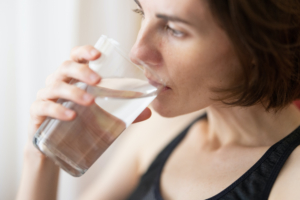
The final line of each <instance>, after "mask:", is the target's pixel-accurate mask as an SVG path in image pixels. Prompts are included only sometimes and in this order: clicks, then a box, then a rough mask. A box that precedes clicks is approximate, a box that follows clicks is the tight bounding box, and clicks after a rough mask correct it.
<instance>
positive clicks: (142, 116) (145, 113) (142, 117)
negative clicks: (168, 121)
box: [133, 108, 152, 123]
mask: <svg viewBox="0 0 300 200" xmlns="http://www.w3.org/2000/svg"><path fill="white" fill-rule="evenodd" d="M151 115H152V112H151V110H150V109H149V108H146V109H145V110H144V111H143V112H142V113H141V114H140V115H139V116H138V117H137V118H136V119H135V120H134V122H133V123H137V122H141V121H145V120H146V119H149V118H150V117H151Z"/></svg>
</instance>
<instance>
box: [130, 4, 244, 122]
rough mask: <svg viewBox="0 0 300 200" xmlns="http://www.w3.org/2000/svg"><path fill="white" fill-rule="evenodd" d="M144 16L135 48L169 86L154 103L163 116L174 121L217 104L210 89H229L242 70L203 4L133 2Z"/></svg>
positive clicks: (139, 57) (134, 52)
mask: <svg viewBox="0 0 300 200" xmlns="http://www.w3.org/2000/svg"><path fill="white" fill-rule="evenodd" d="M135 1H136V3H137V4H138V6H139V9H140V12H141V13H142V14H143V22H142V26H141V29H140V32H139V35H138V38H137V41H136V43H135V45H134V46H133V48H132V50H131V59H132V60H133V61H136V60H142V61H143V62H144V63H146V64H147V65H149V66H150V67H151V68H152V69H153V70H154V71H155V72H156V73H157V74H158V75H159V76H160V77H161V78H162V79H163V80H164V81H165V82H166V85H167V87H166V88H165V89H164V90H163V91H162V92H161V93H160V94H159V95H158V97H157V98H156V99H155V100H154V101H153V103H152V106H153V108H154V109H155V110H156V111H157V112H158V113H159V114H161V115H162V116H165V117H173V116H177V115H181V114H186V113H189V112H193V111H196V110H199V109H202V108H205V107H207V106H210V105H212V104H213V103H216V102H215V101H214V100H212V98H214V99H215V98H218V97H220V96H218V95H219V94H218V93H216V92H213V91H212V88H228V87H231V86H233V85H234V84H236V82H237V80H238V78H239V77H241V67H240V65H239V62H238V59H237V56H236V55H235V53H234V50H233V46H232V44H231V42H230V40H229V38H228V37H227V35H226V33H225V32H224V31H223V30H222V29H221V28H220V27H219V25H218V24H217V23H216V21H215V20H214V18H213V16H212V14H211V12H210V10H209V8H208V4H207V2H206V1H205V0H184V1H182V0H135Z"/></svg>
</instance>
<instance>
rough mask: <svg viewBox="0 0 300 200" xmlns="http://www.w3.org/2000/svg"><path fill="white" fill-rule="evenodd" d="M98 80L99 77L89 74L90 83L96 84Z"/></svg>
mask: <svg viewBox="0 0 300 200" xmlns="http://www.w3.org/2000/svg"><path fill="white" fill-rule="evenodd" d="M98 79H99V76H98V75H96V74H91V75H90V80H91V81H92V82H96V81H98Z"/></svg>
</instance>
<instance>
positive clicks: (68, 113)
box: [65, 110, 74, 117]
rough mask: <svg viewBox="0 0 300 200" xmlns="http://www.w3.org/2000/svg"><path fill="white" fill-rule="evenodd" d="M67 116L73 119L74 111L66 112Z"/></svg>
mask: <svg viewBox="0 0 300 200" xmlns="http://www.w3.org/2000/svg"><path fill="white" fill-rule="evenodd" d="M65 115H66V116H68V117H73V115H74V111H71V110H67V111H65Z"/></svg>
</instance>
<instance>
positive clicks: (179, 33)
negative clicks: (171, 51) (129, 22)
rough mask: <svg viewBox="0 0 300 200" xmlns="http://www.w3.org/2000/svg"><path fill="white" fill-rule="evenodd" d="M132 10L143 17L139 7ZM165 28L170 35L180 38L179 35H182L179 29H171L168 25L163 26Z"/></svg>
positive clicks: (143, 14)
mask: <svg viewBox="0 0 300 200" xmlns="http://www.w3.org/2000/svg"><path fill="white" fill-rule="evenodd" d="M133 12H135V13H137V14H139V15H141V16H142V17H143V18H144V17H145V13H144V11H143V10H142V9H140V8H136V9H133ZM165 30H166V31H167V32H169V33H170V34H171V35H172V36H174V37H177V38H181V37H183V36H184V33H182V32H181V31H177V30H175V29H172V28H171V27H170V26H169V25H166V26H165Z"/></svg>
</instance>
